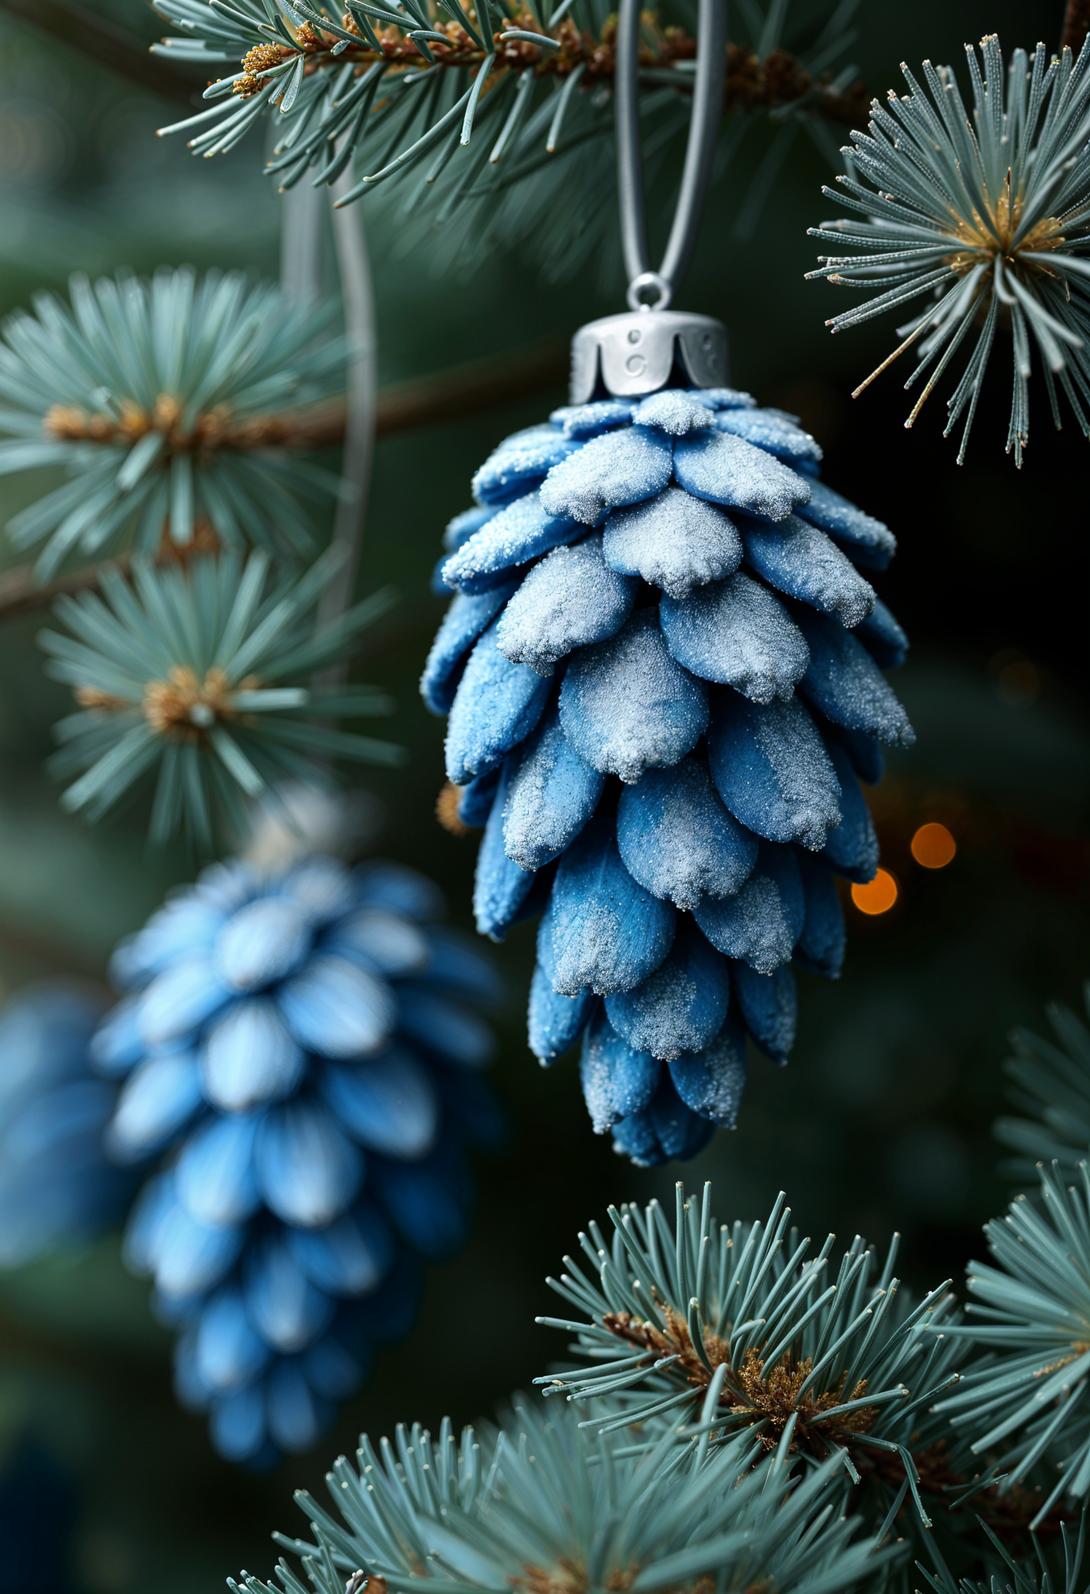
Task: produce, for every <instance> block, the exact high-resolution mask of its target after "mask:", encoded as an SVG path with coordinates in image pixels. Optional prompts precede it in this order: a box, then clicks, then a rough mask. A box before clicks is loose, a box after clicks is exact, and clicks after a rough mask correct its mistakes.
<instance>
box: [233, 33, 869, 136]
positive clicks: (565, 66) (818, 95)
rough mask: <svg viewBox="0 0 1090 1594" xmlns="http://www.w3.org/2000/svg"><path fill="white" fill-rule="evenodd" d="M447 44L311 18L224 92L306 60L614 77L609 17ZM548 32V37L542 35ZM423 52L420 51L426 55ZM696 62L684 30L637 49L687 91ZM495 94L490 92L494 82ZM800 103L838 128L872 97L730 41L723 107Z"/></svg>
mask: <svg viewBox="0 0 1090 1594" xmlns="http://www.w3.org/2000/svg"><path fill="white" fill-rule="evenodd" d="M445 32H446V42H441V41H440V40H439V39H435V38H433V39H431V40H429V41H428V42H427V44H426V45H425V44H424V43H423V42H418V41H417V40H416V39H415V38H412V37H411V36H407V35H401V34H393V36H390V33H389V31H387V32H386V33H385V34H384V35H383V37H382V38H381V39H380V41H379V47H378V48H375V47H374V46H373V45H370V44H367V43H365V42H362V41H361V42H360V43H359V44H345V42H344V40H343V38H338V37H337V36H335V35H333V34H330V33H326V32H324V31H322V30H320V29H318V28H316V27H313V26H311V25H310V24H306V25H304V27H302V28H300V29H299V30H298V38H297V40H296V41H295V42H294V43H293V44H265V45H261V44H259V45H255V46H254V48H253V49H252V50H250V51H249V52H248V54H247V55H246V56H245V57H244V59H243V72H242V75H241V76H240V77H238V78H236V79H235V81H234V82H233V84H232V87H231V93H232V94H233V95H236V96H237V97H238V98H239V99H249V98H251V97H252V96H254V95H256V94H260V92H261V90H262V88H263V87H264V86H265V82H266V79H267V78H268V76H269V75H270V73H273V72H275V71H277V70H278V69H282V68H283V67H284V66H287V65H290V64H292V63H293V62H295V61H296V60H298V59H299V58H300V57H302V59H303V63H304V64H303V76H304V77H312V76H313V75H314V74H315V73H318V72H323V71H328V70H330V69H334V70H336V69H340V68H343V67H345V66H348V65H351V66H352V67H353V68H354V69H355V71H356V72H357V74H359V73H362V72H364V71H366V70H367V69H368V68H370V67H374V66H377V65H385V66H394V67H398V68H402V69H405V68H412V69H413V70H414V71H417V72H422V73H429V72H437V73H442V71H443V70H444V69H451V68H453V69H455V70H458V71H462V72H468V73H471V74H472V73H476V72H478V71H479V70H480V68H481V67H482V66H483V65H484V64H485V62H486V61H490V60H494V65H493V68H492V70H493V72H494V73H496V74H498V76H497V79H496V82H498V81H499V80H500V78H501V77H502V76H503V75H507V76H511V77H515V78H518V77H520V76H522V75H523V74H524V73H532V75H533V76H534V77H535V78H538V79H542V78H544V79H548V78H555V79H559V80H560V81H564V80H566V79H568V78H571V77H572V76H573V74H574V73H575V72H576V70H578V71H579V73H580V77H579V88H580V91H581V92H583V93H590V92H593V91H594V90H595V89H596V88H599V87H601V85H602V84H603V83H606V84H608V83H611V82H612V81H613V76H614V73H615V71H616V65H617V62H616V47H615V32H616V24H615V20H614V19H611V20H610V22H609V23H607V25H606V27H605V28H604V29H603V30H602V32H601V34H600V35H599V36H595V35H594V34H592V33H586V32H581V31H580V30H579V29H578V28H577V27H575V25H574V24H573V23H572V22H570V21H565V22H564V23H562V24H561V26H560V27H559V28H557V29H555V30H554V32H553V33H552V35H551V36H550V37H551V38H552V39H553V41H555V47H554V48H544V47H543V46H542V45H541V44H537V43H534V42H533V41H532V40H530V39H527V38H525V37H522V36H520V35H517V34H515V35H512V34H510V33H508V34H502V33H501V34H498V35H496V39H495V40H494V41H493V48H492V49H490V50H486V49H484V48H483V47H482V46H481V45H480V44H478V43H476V42H475V41H474V40H473V39H472V38H470V36H469V35H468V34H467V33H466V32H465V31H464V29H462V28H459V27H457V25H455V24H450V25H448V27H447V28H446V30H445ZM542 37H546V35H542ZM425 51H426V52H427V53H425ZM695 59H696V39H695V37H694V36H693V35H692V34H691V33H689V32H687V31H686V30H685V29H684V28H669V29H667V30H664V31H663V32H661V33H658V32H656V36H655V41H654V43H653V44H650V45H645V47H644V48H643V49H642V51H641V53H640V65H641V70H642V71H643V72H644V73H645V74H647V75H648V76H649V77H653V76H654V75H655V74H660V73H663V72H667V73H674V74H675V76H676V78H677V82H676V85H675V86H676V87H677V88H678V89H679V90H680V91H683V92H687V91H688V90H689V88H690V83H689V80H688V78H687V76H685V75H683V74H682V73H681V72H680V71H678V68H679V67H680V66H681V65H682V63H691V62H693V61H695ZM492 92H495V89H494V88H493V90H492ZM804 101H805V102H806V103H807V109H808V110H809V111H811V112H812V113H813V114H815V115H817V116H820V117H822V118H823V119H825V120H827V121H830V122H833V123H835V124H838V125H840V126H848V127H854V126H855V125H857V123H858V122H859V121H860V120H861V119H865V116H866V111H867V106H868V105H869V103H870V101H869V96H868V95H867V93H866V91H865V90H864V88H863V86H862V84H861V83H856V84H853V85H852V86H851V87H850V88H848V89H843V88H841V87H838V86H837V85H836V84H834V83H832V82H826V81H823V80H822V79H820V78H818V77H815V76H814V75H813V73H811V72H809V71H808V70H807V68H806V66H805V65H804V64H803V62H802V61H800V60H799V58H798V57H797V56H795V55H793V54H792V53H791V51H789V50H783V49H779V50H773V51H772V52H771V53H770V54H769V55H768V56H767V57H766V58H765V59H764V60H761V59H759V58H758V56H757V55H756V54H755V52H754V51H753V50H751V49H749V48H748V47H747V46H746V45H741V44H728V45H727V87H726V103H725V107H724V109H725V110H735V109H739V110H746V111H754V110H766V111H777V110H784V109H786V108H789V107H791V106H794V105H799V104H801V103H803V102H804Z"/></svg>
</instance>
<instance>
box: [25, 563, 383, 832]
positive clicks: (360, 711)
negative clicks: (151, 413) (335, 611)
mask: <svg viewBox="0 0 1090 1594" xmlns="http://www.w3.org/2000/svg"><path fill="white" fill-rule="evenodd" d="M340 557H342V555H339V554H338V552H337V550H333V549H329V550H327V551H326V553H325V554H324V555H323V556H322V557H321V558H320V559H318V560H317V561H316V562H315V563H314V564H313V565H312V566H311V567H310V569H309V570H307V571H306V572H305V573H304V574H302V575H299V574H298V573H294V574H289V575H288V576H287V577H286V578H284V579H283V580H281V581H279V582H278V583H277V584H276V585H273V584H272V583H271V582H270V580H269V561H268V559H267V558H266V557H265V556H264V555H262V554H253V555H251V557H250V558H249V559H248V560H247V562H246V563H245V564H243V562H242V561H241V559H240V558H239V557H238V555H237V554H235V553H234V552H232V551H230V550H227V551H225V552H223V553H222V554H220V555H219V556H218V557H216V558H200V557H197V558H193V559H191V560H189V561H188V562H187V563H186V564H185V565H184V566H183V565H180V564H175V566H174V567H173V568H170V569H164V568H162V567H161V566H155V565H153V564H151V563H149V562H148V561H146V560H134V561H133V567H132V582H131V584H129V583H127V582H126V581H125V580H124V579H123V578H122V577H121V575H120V574H118V573H117V572H114V573H113V574H111V575H108V576H104V577H103V581H102V596H101V597H99V596H97V595H94V594H90V593H85V594H84V595H83V596H82V597H80V598H64V599H61V600H60V602H59V603H58V604H57V609H56V617H57V619H58V620H59V621H60V622H61V624H62V625H63V626H64V628H65V629H64V631H45V632H43V633H42V635H41V638H40V641H41V645H42V647H43V649H44V650H45V652H46V653H47V654H48V655H49V664H48V666H47V670H48V673H49V674H50V675H52V676H53V677H54V678H55V679H57V680H60V681H63V682H64V683H65V684H66V685H68V686H69V687H70V688H71V690H72V693H73V696H74V698H75V702H76V706H77V712H76V713H74V714H72V715H70V716H69V717H68V718H66V719H64V720H62V721H61V722H60V724H59V725H58V726H57V740H58V743H59V750H58V752H57V754H56V756H55V758H54V761H53V763H54V768H55V769H56V772H57V773H58V774H59V775H60V776H62V777H64V778H65V779H67V780H68V781H69V784H68V786H67V789H66V790H65V793H64V798H63V801H64V804H65V806H66V807H67V808H68V809H69V811H71V812H75V813H82V814H83V815H85V816H86V817H87V818H89V819H92V820H95V819H100V818H102V817H103V815H105V814H106V813H108V812H109V811H110V810H111V809H113V808H114V807H115V806H116V805H117V803H118V802H119V801H120V800H121V799H122V798H123V797H125V796H126V795H127V794H128V792H129V791H130V789H131V788H134V787H135V786H136V785H137V784H138V783H140V782H141V781H142V780H145V779H153V783H154V788H155V796H154V803H153V808H152V817H151V837H152V840H153V841H156V842H163V841H166V840H167V839H168V838H169V837H171V836H173V835H174V834H175V833H176V832H177V831H179V830H185V831H187V832H188V833H189V834H190V835H191V837H192V838H193V839H194V841H195V842H196V843H197V844H198V846H200V847H201V848H202V849H204V850H210V849H211V847H212V844H213V825H214V821H215V820H216V819H222V820H226V821H227V823H228V824H229V825H231V826H233V827H235V829H236V831H240V830H241V829H242V828H243V826H244V824H245V801H244V799H251V800H252V799H253V798H255V797H259V796H262V795H264V794H266V793H268V792H270V791H271V790H275V788H276V787H278V786H280V785H283V784H285V783H288V782H291V781H301V780H302V781H305V780H307V779H308V778H313V767H314V761H315V759H319V760H321V759H325V760H327V761H329V760H332V759H333V758H335V757H337V756H343V757H345V758H352V759H355V760H362V761H364V762H371V763H391V762H395V761H396V759H397V757H398V750H397V749H396V748H394V747H391V746H390V745H389V744H388V743H385V742H379V741H376V740H375V739H374V738H371V737H365V736H360V735H357V734H355V733H350V732H346V731H343V730H341V729H339V728H338V722H339V721H341V720H343V719H344V718H346V717H347V716H349V715H351V716H353V717H356V716H359V715H370V714H377V713H385V712H388V710H389V707H390V704H389V701H388V700H387V699H386V698H385V696H384V695H383V694H381V693H379V692H376V691H375V690H373V689H370V688H363V687H358V686H356V687H353V688H352V689H351V690H344V689H339V688H337V689H329V688H324V687H321V686H316V687H314V688H310V687H307V686H305V685H303V684H302V683H303V682H304V681H306V680H307V678H308V677H310V676H311V675H313V674H314V672H316V671H321V670H324V669H326V668H327V667H328V666H330V665H332V664H334V663H336V662H337V661H338V660H339V659H341V658H342V657H344V656H345V655H346V654H347V653H349V652H350V651H351V650H352V649H353V648H354V645H355V644H356V642H357V640H358V638H359V636H360V635H361V633H362V632H363V631H364V629H365V628H366V627H367V626H368V625H369V624H370V623H371V622H372V621H373V620H374V619H375V618H376V617H377V616H378V615H379V614H381V613H383V612H384V611H385V609H386V608H387V607H388V606H389V594H385V593H379V594H378V595H377V596H376V597H374V598H372V599H370V600H367V601H365V602H363V603H359V604H356V605H355V606H354V607H353V608H352V609H350V610H349V611H348V612H347V613H345V614H343V615H341V616H339V617H338V618H337V619H336V620H335V621H333V622H332V623H329V624H327V625H326V626H324V628H322V629H321V630H320V631H317V630H316V629H315V619H316V612H317V608H318V602H319V599H320V596H321V594H322V592H323V590H324V588H325V586H326V584H327V583H328V582H329V581H330V580H331V579H332V577H333V576H334V575H335V573H336V569H337V565H338V563H339V560H340Z"/></svg>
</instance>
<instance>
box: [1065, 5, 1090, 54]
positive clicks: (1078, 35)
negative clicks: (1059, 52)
mask: <svg viewBox="0 0 1090 1594" xmlns="http://www.w3.org/2000/svg"><path fill="white" fill-rule="evenodd" d="M1088 33H1090V0H1067V8H1066V10H1065V12H1064V28H1063V37H1062V39H1061V40H1060V43H1061V45H1063V46H1066V47H1067V48H1068V49H1070V50H1071V51H1072V52H1073V53H1074V54H1075V55H1077V54H1078V53H1079V51H1080V50H1081V49H1082V47H1083V43H1084V41H1085V39H1086V35H1087V34H1088Z"/></svg>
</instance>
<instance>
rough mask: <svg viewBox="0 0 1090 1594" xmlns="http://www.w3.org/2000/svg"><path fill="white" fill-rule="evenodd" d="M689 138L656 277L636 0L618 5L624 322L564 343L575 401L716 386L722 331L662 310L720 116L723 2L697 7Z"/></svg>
mask: <svg viewBox="0 0 1090 1594" xmlns="http://www.w3.org/2000/svg"><path fill="white" fill-rule="evenodd" d="M699 28H700V36H699V39H698V41H697V63H696V74H695V77H694V81H693V100H692V112H691V116H690V120H689V141H688V144H687V146H686V149H685V167H684V171H683V172H682V178H681V190H680V192H679V194H678V200H677V207H676V209H675V211H674V219H673V222H672V223H671V226H670V235H669V238H668V240H667V244H666V251H665V253H664V254H663V257H662V264H661V265H660V266H659V268H658V270H657V271H656V270H655V269H654V267H653V266H652V264H651V259H650V255H649V253H648V247H647V217H646V209H645V205H644V194H643V169H642V160H641V157H640V127H639V104H638V99H639V70H640V0H620V16H619V19H618V27H617V65H616V74H615V79H614V104H615V114H616V123H617V185H618V193H619V200H620V212H621V242H622V245H623V247H624V258H625V269H626V270H627V273H628V279H629V280H628V304H629V313H628V314H626V315H613V316H605V317H604V318H603V319H602V320H600V321H592V322H591V323H590V325H589V326H585V327H581V328H580V330H579V331H578V332H577V333H576V335H575V338H574V341H573V343H572V365H571V389H570V396H571V402H572V403H573V404H585V403H586V402H587V401H588V400H589V399H593V398H600V397H602V396H603V395H604V394H613V395H615V396H616V397H618V398H637V397H639V396H641V395H642V394H645V393H654V392H657V391H658V389H659V388H662V387H667V386H669V385H670V384H671V383H679V384H681V385H682V386H688V387H703V388H708V387H723V386H724V385H725V384H726V381H727V333H726V328H725V327H724V326H723V325H722V323H721V322H719V321H713V320H712V319H711V317H709V316H702V315H690V314H688V313H681V312H678V311H676V310H671V309H670V304H671V302H672V300H673V297H674V291H675V289H676V287H677V284H678V282H679V281H680V280H681V277H682V274H683V273H684V271H685V268H686V267H687V265H688V264H689V260H690V258H691V256H692V252H693V247H694V245H695V243H696V234H697V228H698V226H699V224H700V212H701V209H702V207H703V204H704V197H705V194H706V193H707V189H708V182H709V179H710V177H711V170H712V163H713V160H714V158H715V144H716V138H717V136H718V133H719V125H720V120H721V117H722V113H723V92H724V86H725V80H726V68H727V0H700V11H699Z"/></svg>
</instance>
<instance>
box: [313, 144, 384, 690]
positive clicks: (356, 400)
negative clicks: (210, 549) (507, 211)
mask: <svg viewBox="0 0 1090 1594" xmlns="http://www.w3.org/2000/svg"><path fill="white" fill-rule="evenodd" d="M351 186H352V174H351V170H350V168H349V169H346V171H345V172H343V173H342V174H341V176H340V177H339V178H338V179H337V181H336V182H335V183H334V185H333V213H332V214H333V244H334V249H335V251H336V256H337V267H338V271H339V274H340V279H341V295H342V298H343V300H344V318H345V329H346V331H347V334H348V392H347V405H346V412H345V431H344V452H343V454H342V456H341V489H340V496H339V499H338V502H337V510H336V514H335V516H334V520H333V539H332V546H333V547H334V548H336V549H338V550H340V552H341V554H342V561H341V564H340V565H339V567H338V568H337V570H336V572H335V573H334V575H333V577H332V579H331V581H330V583H329V586H328V587H327V588H326V591H325V594H324V597H323V600H322V604H321V608H320V610H319V624H320V626H322V627H324V626H327V625H331V624H332V623H333V622H334V621H335V620H336V619H337V618H338V617H339V616H340V615H342V614H343V613H344V611H345V610H346V609H347V608H348V606H349V604H350V603H351V602H352V595H353V593H354V592H355V590H356V578H357V576H358V575H359V568H360V559H361V556H362V552H363V534H364V526H365V522H366V519H367V500H368V497H369V494H370V487H371V467H372V463H373V459H374V452H375V431H376V425H377V419H378V359H377V349H376V336H375V296H374V287H373V283H372V278H371V262H370V259H369V257H368V253H367V239H366V236H365V234H364V228H363V206H362V205H359V204H356V205H345V206H339V205H338V203H337V202H338V200H339V198H340V197H341V195H342V194H344V193H347V191H348V189H349V188H350V187H351ZM342 678H343V667H341V666H337V667H336V669H335V670H332V671H331V672H330V673H329V674H328V675H327V676H326V677H324V678H323V685H335V684H336V683H337V682H338V681H339V680H340V679H342Z"/></svg>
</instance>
